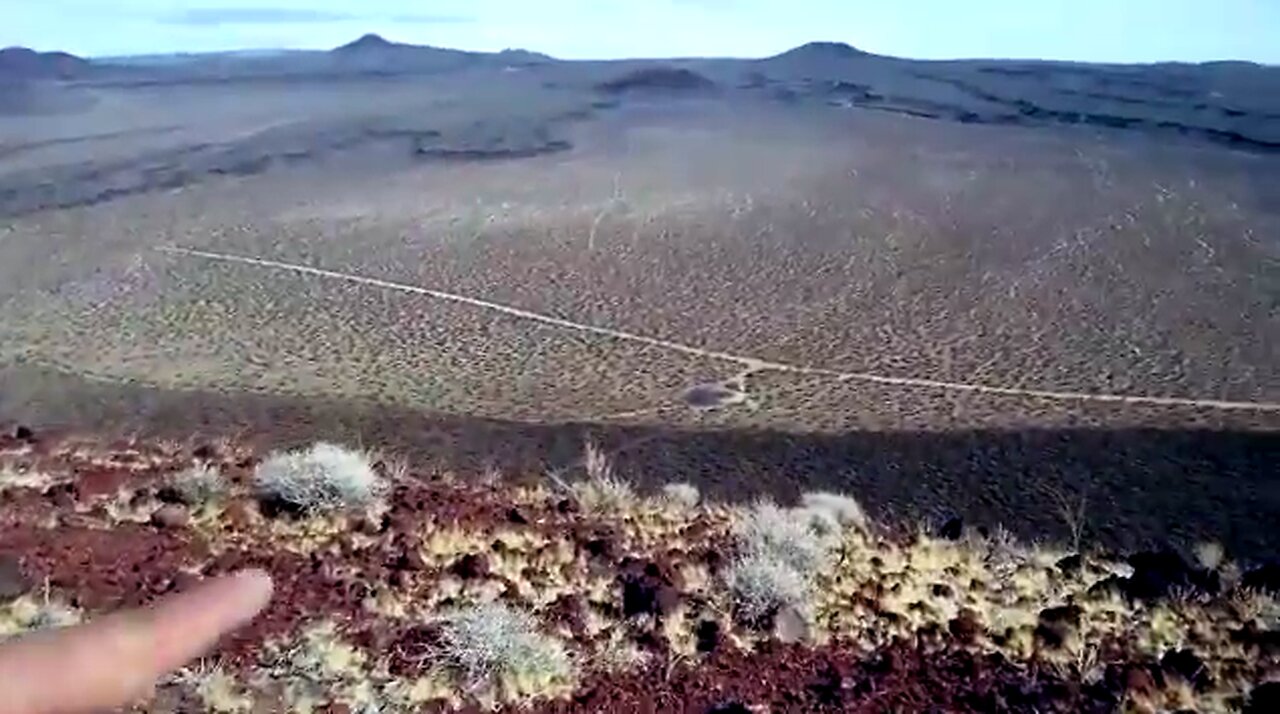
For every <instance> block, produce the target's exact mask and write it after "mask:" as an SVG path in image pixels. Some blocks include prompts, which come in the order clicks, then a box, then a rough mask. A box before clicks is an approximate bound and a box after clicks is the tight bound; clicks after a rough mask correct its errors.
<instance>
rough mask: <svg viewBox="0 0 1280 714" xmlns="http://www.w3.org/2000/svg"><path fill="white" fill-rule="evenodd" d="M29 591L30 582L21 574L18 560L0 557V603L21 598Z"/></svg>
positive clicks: (6, 556) (10, 557)
mask: <svg viewBox="0 0 1280 714" xmlns="http://www.w3.org/2000/svg"><path fill="white" fill-rule="evenodd" d="M30 589H31V581H29V580H27V576H25V575H23V574H22V568H21V567H19V565H18V559H17V558H16V557H14V556H12V555H0V602H5V601H7V600H12V599H14V598H17V597H21V596H22V594H23V593H25V592H27V591H28V590H30Z"/></svg>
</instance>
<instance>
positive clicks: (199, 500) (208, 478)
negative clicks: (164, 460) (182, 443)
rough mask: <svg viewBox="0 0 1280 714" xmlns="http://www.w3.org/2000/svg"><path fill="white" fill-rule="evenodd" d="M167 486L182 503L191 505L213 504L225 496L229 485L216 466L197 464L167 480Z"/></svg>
mask: <svg viewBox="0 0 1280 714" xmlns="http://www.w3.org/2000/svg"><path fill="white" fill-rule="evenodd" d="M168 483H169V486H170V487H171V488H173V490H175V491H177V492H178V495H179V496H181V497H182V500H183V502H185V503H187V504H191V505H196V504H204V503H213V502H215V501H218V500H220V499H222V498H223V497H224V496H226V495H227V492H228V490H229V489H230V484H228V483H227V481H226V479H225V478H223V476H222V471H220V470H219V469H218V467H216V466H211V465H209V464H202V463H197V464H194V465H192V466H190V467H189V468H186V469H183V470H182V471H179V472H178V473H176V474H174V475H173V476H172V477H170V478H169V481H168Z"/></svg>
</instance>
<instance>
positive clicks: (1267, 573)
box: [1240, 563, 1280, 593]
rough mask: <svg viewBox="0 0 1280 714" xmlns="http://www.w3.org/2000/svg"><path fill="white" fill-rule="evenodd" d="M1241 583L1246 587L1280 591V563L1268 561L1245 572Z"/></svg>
mask: <svg viewBox="0 0 1280 714" xmlns="http://www.w3.org/2000/svg"><path fill="white" fill-rule="evenodd" d="M1240 584H1241V585H1243V586H1244V587H1246V588H1254V589H1256V590H1265V591H1267V592H1272V593H1280V563H1267V564H1266V565H1262V566H1259V567H1257V568H1254V569H1252V570H1250V571H1249V572H1247V573H1245V574H1244V577H1243V578H1242V579H1241V580H1240Z"/></svg>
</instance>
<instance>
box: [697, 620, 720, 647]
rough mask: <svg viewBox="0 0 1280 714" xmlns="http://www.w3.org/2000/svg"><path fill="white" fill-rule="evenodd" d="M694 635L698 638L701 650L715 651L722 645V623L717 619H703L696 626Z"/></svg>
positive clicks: (698, 645)
mask: <svg viewBox="0 0 1280 714" xmlns="http://www.w3.org/2000/svg"><path fill="white" fill-rule="evenodd" d="M693 636H694V637H695V638H697V649H698V651H699V652H703V653H706V652H715V651H716V648H717V647H719V646H720V637H721V633H720V623H718V622H716V621H715V620H703V621H702V622H699V623H698V626H697V627H696V628H694V630H693Z"/></svg>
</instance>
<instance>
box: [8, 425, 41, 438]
mask: <svg viewBox="0 0 1280 714" xmlns="http://www.w3.org/2000/svg"><path fill="white" fill-rule="evenodd" d="M13 438H15V439H17V440H18V441H25V442H27V443H31V442H33V441H35V440H36V434H35V432H33V431H31V427H28V426H22V425H21V424H19V425H18V427H17V428H15V429H14V430H13Z"/></svg>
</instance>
